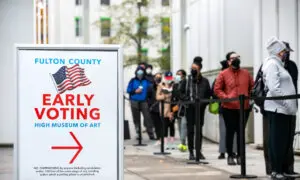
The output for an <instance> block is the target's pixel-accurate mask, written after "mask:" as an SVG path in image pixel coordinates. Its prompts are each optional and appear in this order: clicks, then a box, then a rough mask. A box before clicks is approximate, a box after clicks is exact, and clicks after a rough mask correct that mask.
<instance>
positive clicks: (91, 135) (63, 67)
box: [15, 45, 123, 180]
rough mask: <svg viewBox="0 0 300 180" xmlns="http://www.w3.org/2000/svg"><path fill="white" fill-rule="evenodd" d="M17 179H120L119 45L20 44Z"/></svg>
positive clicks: (121, 130) (18, 60) (120, 92)
mask: <svg viewBox="0 0 300 180" xmlns="http://www.w3.org/2000/svg"><path fill="white" fill-rule="evenodd" d="M16 50H17V51H16V59H17V73H18V75H17V78H18V79H17V82H18V83H17V91H18V107H17V115H18V119H17V124H18V127H17V132H18V134H17V141H16V143H15V145H16V146H15V147H16V148H15V153H16V154H15V157H16V162H15V165H16V167H15V170H16V174H15V175H16V178H15V179H16V180H122V179H123V96H122V94H123V93H122V92H123V87H122V84H123V83H122V77H123V74H122V73H123V71H122V69H123V67H122V51H121V48H120V47H119V46H101V45H99V46H86V45H81V46H78V45H77V46H67V47H65V46H56V45H53V46H52V45H20V46H19V45H18V46H17V47H16Z"/></svg>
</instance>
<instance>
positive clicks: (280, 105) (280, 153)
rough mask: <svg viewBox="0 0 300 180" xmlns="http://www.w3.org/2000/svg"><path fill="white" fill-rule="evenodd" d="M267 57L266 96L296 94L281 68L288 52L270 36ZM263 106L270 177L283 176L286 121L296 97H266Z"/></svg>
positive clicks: (284, 174) (292, 111) (290, 115)
mask: <svg viewBox="0 0 300 180" xmlns="http://www.w3.org/2000/svg"><path fill="white" fill-rule="evenodd" d="M267 50H268V52H269V57H268V58H267V59H266V60H265V62H264V65H263V68H262V71H263V79H264V83H265V87H266V91H267V97H275V96H286V95H295V94H296V90H295V87H294V84H293V80H292V78H291V76H290V75H289V73H288V71H287V70H286V69H285V68H284V62H283V60H284V59H285V56H286V55H287V51H286V46H285V44H284V43H283V42H282V41H280V40H278V39H277V38H276V37H272V38H270V39H269V40H268V42H267ZM264 109H265V111H266V113H267V117H268V119H269V128H270V133H269V152H270V159H271V168H272V175H271V176H272V178H273V179H285V177H288V176H289V174H287V172H286V170H285V168H284V162H285V158H286V156H287V154H288V149H289V144H290V143H292V142H290V141H291V140H290V138H289V131H290V126H289V121H292V119H293V116H295V115H296V112H297V105H296V99H289V100H266V101H265V102H264Z"/></svg>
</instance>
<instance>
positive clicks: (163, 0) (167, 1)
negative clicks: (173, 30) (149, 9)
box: [161, 0, 170, 6]
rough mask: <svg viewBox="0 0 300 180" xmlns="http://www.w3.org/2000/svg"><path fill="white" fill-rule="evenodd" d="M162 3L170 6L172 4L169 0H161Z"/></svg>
mask: <svg viewBox="0 0 300 180" xmlns="http://www.w3.org/2000/svg"><path fill="white" fill-rule="evenodd" d="M161 5H162V6H169V5H170V1H169V0H161Z"/></svg>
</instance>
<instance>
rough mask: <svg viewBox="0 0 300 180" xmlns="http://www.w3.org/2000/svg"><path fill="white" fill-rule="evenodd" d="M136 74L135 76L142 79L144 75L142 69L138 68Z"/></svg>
mask: <svg viewBox="0 0 300 180" xmlns="http://www.w3.org/2000/svg"><path fill="white" fill-rule="evenodd" d="M136 74H137V77H138V78H139V79H142V78H143V76H144V72H143V70H138V71H137V72H136Z"/></svg>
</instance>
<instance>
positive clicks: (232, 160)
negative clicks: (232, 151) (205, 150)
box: [227, 156, 236, 166]
mask: <svg viewBox="0 0 300 180" xmlns="http://www.w3.org/2000/svg"><path fill="white" fill-rule="evenodd" d="M227 164H228V165H229V166H234V165H236V163H235V161H234V159H233V157H232V156H228V158H227Z"/></svg>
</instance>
